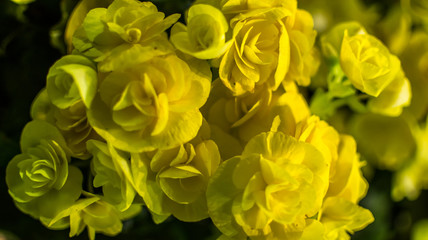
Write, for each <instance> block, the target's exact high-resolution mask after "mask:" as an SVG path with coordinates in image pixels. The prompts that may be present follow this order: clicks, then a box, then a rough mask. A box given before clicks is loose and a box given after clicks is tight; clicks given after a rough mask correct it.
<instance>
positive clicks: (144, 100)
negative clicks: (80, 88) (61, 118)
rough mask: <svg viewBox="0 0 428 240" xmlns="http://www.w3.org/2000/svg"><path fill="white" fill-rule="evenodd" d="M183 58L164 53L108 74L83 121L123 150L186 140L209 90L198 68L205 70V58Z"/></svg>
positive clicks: (172, 144) (206, 77) (198, 119)
mask: <svg viewBox="0 0 428 240" xmlns="http://www.w3.org/2000/svg"><path fill="white" fill-rule="evenodd" d="M187 63H189V65H188V64H187ZM187 63H186V62H184V61H183V60H181V59H180V58H178V57H177V56H175V55H168V56H162V57H155V58H153V59H152V60H150V61H148V62H146V63H144V64H140V65H135V66H132V67H131V68H128V69H126V70H124V71H114V72H112V73H110V74H108V75H107V76H106V77H105V79H104V80H103V81H102V83H101V85H100V88H99V94H97V96H96V97H95V99H94V102H93V106H92V107H91V108H90V109H89V110H88V119H89V122H90V123H91V125H92V126H93V127H94V129H95V130H96V131H97V132H98V133H99V134H100V135H101V136H102V137H103V138H105V139H106V140H107V141H108V142H110V143H112V144H113V146H114V147H116V148H118V149H121V150H124V151H129V152H140V151H151V150H154V149H157V148H163V149H165V148H171V147H177V146H179V145H180V144H183V143H185V142H187V141H189V140H191V139H192V138H193V137H195V136H196V134H197V132H198V130H199V128H200V126H201V124H202V115H201V113H200V112H199V108H200V107H201V106H202V105H203V104H204V103H205V101H206V99H207V98H208V94H209V91H210V79H211V76H210V75H205V74H204V73H206V72H208V73H209V74H210V73H211V72H210V71H209V66H208V64H207V63H206V62H199V61H196V60H195V61H193V60H192V61H187Z"/></svg>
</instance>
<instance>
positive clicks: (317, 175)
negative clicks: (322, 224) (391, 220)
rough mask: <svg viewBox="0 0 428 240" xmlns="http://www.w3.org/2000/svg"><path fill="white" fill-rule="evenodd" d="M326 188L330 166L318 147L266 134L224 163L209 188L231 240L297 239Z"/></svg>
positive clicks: (214, 211) (212, 209) (217, 219)
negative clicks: (247, 239) (246, 239)
mask: <svg viewBox="0 0 428 240" xmlns="http://www.w3.org/2000/svg"><path fill="white" fill-rule="evenodd" d="M327 187H328V164H327V163H326V161H325V159H324V158H323V156H322V154H321V153H320V152H319V151H318V150H317V149H316V148H315V147H313V146H312V145H310V144H308V143H303V142H299V141H297V140H296V139H294V138H293V137H291V136H289V135H285V134H283V133H282V132H267V133H266V132H265V133H261V134H259V135H257V136H255V137H254V138H252V139H251V140H250V141H249V143H248V144H247V145H246V146H245V149H244V151H243V153H242V155H241V156H237V157H233V158H231V159H229V160H227V161H225V162H224V163H223V164H221V165H220V167H219V169H218V170H217V172H216V174H215V175H214V176H213V177H212V178H211V181H210V183H209V185H208V189H207V200H208V209H209V213H210V216H211V219H212V220H213V222H214V224H215V225H216V226H217V228H219V230H220V231H221V232H222V233H223V234H224V235H226V236H228V237H230V238H234V239H239V238H244V237H245V236H249V237H250V238H253V239H294V238H295V239H298V238H299V236H300V235H301V234H302V232H303V230H304V228H305V224H306V219H307V218H309V217H313V216H315V215H316V213H317V212H318V211H319V210H320V208H321V204H322V199H323V198H324V193H325V190H324V189H326V188H327Z"/></svg>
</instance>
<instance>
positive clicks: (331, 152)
mask: <svg viewBox="0 0 428 240" xmlns="http://www.w3.org/2000/svg"><path fill="white" fill-rule="evenodd" d="M294 137H295V138H296V139H297V140H299V141H303V142H307V143H310V144H312V145H313V146H315V147H316V148H317V149H318V150H319V151H320V152H321V153H322V154H323V156H324V159H325V160H326V161H327V163H328V165H329V166H330V181H332V180H333V177H334V176H335V174H336V171H337V169H336V162H337V158H338V146H339V140H340V138H339V133H338V132H337V131H336V130H335V129H334V128H333V127H331V126H330V125H328V123H327V122H325V121H321V120H320V118H319V117H318V116H315V115H313V116H311V117H309V118H306V119H305V120H303V121H301V122H299V123H298V124H297V126H296V132H295V135H294Z"/></svg>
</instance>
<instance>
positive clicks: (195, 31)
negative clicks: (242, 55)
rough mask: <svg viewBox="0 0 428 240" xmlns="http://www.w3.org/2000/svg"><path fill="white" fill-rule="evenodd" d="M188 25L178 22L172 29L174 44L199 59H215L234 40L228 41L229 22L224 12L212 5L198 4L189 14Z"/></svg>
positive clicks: (191, 8)
mask: <svg viewBox="0 0 428 240" xmlns="http://www.w3.org/2000/svg"><path fill="white" fill-rule="evenodd" d="M186 22H187V26H185V25H183V24H182V23H176V24H175V25H174V26H173V27H172V29H171V38H170V40H171V42H172V43H173V44H174V46H175V47H176V48H177V49H178V50H180V51H182V52H184V53H187V54H189V55H192V56H194V57H196V58H199V59H214V58H218V57H220V56H221V55H223V54H224V52H225V51H226V50H227V49H228V48H229V47H230V45H231V44H232V41H231V40H229V41H227V42H226V32H227V31H228V30H229V24H228V22H227V21H226V18H225V17H224V15H223V13H222V12H221V11H220V10H219V9H217V8H215V7H213V6H210V5H206V4H196V5H193V6H192V7H190V9H189V11H188V14H187V19H186Z"/></svg>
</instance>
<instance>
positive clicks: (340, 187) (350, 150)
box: [319, 135, 374, 240]
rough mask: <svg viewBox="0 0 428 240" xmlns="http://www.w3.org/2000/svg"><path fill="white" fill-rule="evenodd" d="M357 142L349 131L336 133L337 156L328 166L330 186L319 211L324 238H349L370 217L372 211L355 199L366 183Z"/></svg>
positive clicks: (371, 216)
mask: <svg viewBox="0 0 428 240" xmlns="http://www.w3.org/2000/svg"><path fill="white" fill-rule="evenodd" d="M356 150H357V144H356V142H355V140H354V139H353V137H351V136H349V135H341V136H340V145H339V149H338V154H339V157H338V159H337V161H336V162H335V163H334V165H333V166H332V168H334V169H335V171H334V175H333V176H331V177H330V186H329V188H328V192H327V194H326V198H325V200H324V202H323V207H322V210H321V212H320V216H319V219H320V222H321V223H322V224H323V226H324V228H325V239H344V240H345V239H350V237H349V235H348V233H350V234H353V233H354V232H355V231H359V230H361V229H363V228H365V227H366V226H367V225H368V224H370V223H371V222H373V221H374V218H373V215H372V213H371V212H370V211H369V210H367V209H365V208H362V207H360V206H358V202H359V201H360V200H361V199H362V198H363V197H364V196H365V195H366V193H367V189H368V183H367V181H366V180H365V179H364V177H363V175H362V172H361V169H360V168H361V166H362V162H360V160H359V155H358V153H357V152H356Z"/></svg>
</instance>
